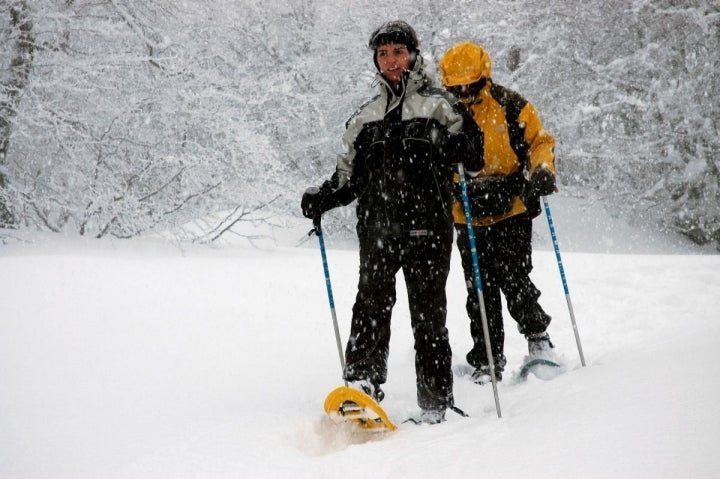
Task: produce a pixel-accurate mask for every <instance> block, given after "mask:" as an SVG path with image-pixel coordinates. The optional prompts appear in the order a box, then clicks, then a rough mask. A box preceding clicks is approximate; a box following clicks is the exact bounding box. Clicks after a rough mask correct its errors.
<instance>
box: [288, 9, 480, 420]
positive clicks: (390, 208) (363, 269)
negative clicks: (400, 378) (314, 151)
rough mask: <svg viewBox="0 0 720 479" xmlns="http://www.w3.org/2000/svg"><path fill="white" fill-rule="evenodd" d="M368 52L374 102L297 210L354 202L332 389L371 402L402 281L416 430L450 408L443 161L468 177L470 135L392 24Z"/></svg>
mask: <svg viewBox="0 0 720 479" xmlns="http://www.w3.org/2000/svg"><path fill="white" fill-rule="evenodd" d="M369 47H370V49H371V50H372V52H373V61H374V62H375V66H376V67H377V70H378V74H377V77H376V79H377V83H378V85H379V92H378V94H377V95H376V96H375V97H374V98H372V99H371V100H369V101H368V102H367V103H365V104H364V105H363V106H362V107H361V108H360V109H359V110H358V111H357V112H355V114H354V115H352V117H351V118H350V119H349V120H348V122H347V125H346V131H345V134H344V136H343V144H344V147H345V148H344V149H345V151H344V153H343V154H342V155H341V156H340V157H339V159H338V162H337V167H336V169H335V173H334V174H333V176H332V178H331V179H330V180H328V181H326V182H324V183H323V184H322V186H320V187H319V188H317V187H313V188H308V189H307V190H306V191H305V193H304V194H303V197H302V202H301V207H302V211H303V214H304V215H305V216H306V217H307V218H312V219H313V221H314V222H315V224H319V222H320V216H321V214H322V213H323V212H325V211H327V210H330V209H332V208H335V207H337V206H340V205H346V204H349V203H350V202H352V201H353V200H355V199H357V218H358V222H357V234H358V239H359V247H360V279H359V282H358V292H357V297H356V300H355V305H354V306H353V315H352V324H351V330H350V339H349V341H348V343H347V348H346V351H345V362H346V364H345V370H344V379H345V380H347V381H348V382H350V383H352V384H353V385H354V386H356V387H358V388H360V389H362V390H363V391H365V392H366V393H368V394H370V395H371V396H373V397H374V398H375V399H376V400H378V401H380V400H382V398H383V396H384V393H383V391H382V390H381V389H380V385H381V384H383V383H385V381H386V378H387V359H388V353H389V344H390V317H391V311H392V308H393V305H394V304H395V276H396V274H397V272H398V271H399V270H401V269H402V271H403V275H404V278H405V283H406V286H407V292H408V299H409V305H410V320H411V325H412V330H413V335H414V339H415V371H416V383H417V401H418V405H419V406H420V408H421V410H422V415H421V420H422V421H423V422H426V423H430V424H434V423H438V422H441V421H443V420H444V417H445V410H446V409H447V408H448V407H453V389H452V387H453V384H452V383H453V378H452V371H451V350H450V344H449V341H448V331H447V329H446V327H445V319H446V297H445V283H446V279H447V276H448V272H449V269H450V254H451V248H452V242H453V220H452V212H451V206H452V185H453V169H454V167H455V165H454V164H453V159H455V158H463V159H466V160H465V161H467V162H468V163H469V164H468V165H467V166H468V168H471V169H475V170H480V169H481V168H482V166H483V159H482V151H483V145H482V133H481V131H480V129H479V128H477V126H476V125H475V123H474V122H473V121H472V118H469V117H467V118H468V119H467V120H465V121H464V116H463V115H464V114H466V113H464V112H465V109H464V108H463V107H462V105H460V104H459V103H458V102H457V100H455V99H454V98H453V97H452V96H451V95H449V94H448V93H447V92H445V91H444V90H442V89H441V88H439V87H436V86H435V85H434V82H433V80H431V78H430V77H429V76H428V75H427V73H426V72H425V69H424V63H423V58H422V56H421V55H420V53H419V50H418V48H419V43H418V39H417V36H416V34H415V31H414V30H413V29H412V27H411V26H410V25H408V24H407V23H405V22H403V21H393V22H388V23H385V24H384V25H382V26H380V28H378V29H377V30H376V31H374V32H373V33H372V35H371V36H370V41H369Z"/></svg>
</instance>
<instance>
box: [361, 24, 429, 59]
mask: <svg viewBox="0 0 720 479" xmlns="http://www.w3.org/2000/svg"><path fill="white" fill-rule="evenodd" d="M388 43H402V44H403V45H405V46H407V48H408V51H410V52H417V50H418V47H419V46H420V42H418V38H417V35H416V34H415V30H413V27H411V26H410V25H408V24H407V23H406V22H403V21H402V20H394V21H392V22H387V23H384V24H382V25H380V28H378V29H377V30H375V31H374V32H373V33H372V35H370V41H369V42H368V46H369V47H370V48H371V49H372V50H373V51H375V50H377V48H378V47H379V46H381V45H387V44H388Z"/></svg>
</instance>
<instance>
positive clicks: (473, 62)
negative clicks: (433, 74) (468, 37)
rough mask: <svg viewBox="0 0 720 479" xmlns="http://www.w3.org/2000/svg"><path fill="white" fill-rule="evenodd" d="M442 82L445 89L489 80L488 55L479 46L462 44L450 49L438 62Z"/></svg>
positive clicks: (468, 43) (469, 43)
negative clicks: (484, 79)
mask: <svg viewBox="0 0 720 479" xmlns="http://www.w3.org/2000/svg"><path fill="white" fill-rule="evenodd" d="M440 72H441V73H442V82H443V85H444V86H446V87H451V86H457V85H469V84H471V83H475V82H476V81H478V80H480V79H481V78H490V74H491V73H492V65H491V62H490V55H488V53H487V52H486V51H485V49H484V48H483V47H481V46H480V45H476V44H474V43H471V42H462V43H458V44H457V45H454V46H452V47H450V49H449V50H448V51H447V52H445V55H443V57H442V59H441V60H440Z"/></svg>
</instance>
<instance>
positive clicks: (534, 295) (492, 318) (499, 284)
mask: <svg viewBox="0 0 720 479" xmlns="http://www.w3.org/2000/svg"><path fill="white" fill-rule="evenodd" d="M455 229H456V231H457V245H458V250H459V251H460V257H461V260H462V266H463V272H464V275H465V284H466V285H467V293H468V295H467V301H466V305H465V306H466V309H467V313H468V316H469V317H470V334H471V336H472V339H473V343H474V345H473V348H472V349H471V350H470V352H469V353H468V354H467V361H468V363H469V364H470V365H472V366H473V367H479V366H481V365H487V363H488V360H487V353H486V351H485V341H484V337H483V327H482V316H481V312H480V303H479V300H478V294H477V289H476V288H475V279H474V277H473V264H472V256H471V252H470V242H469V238H468V231H467V225H465V224H456V225H455ZM473 231H474V232H475V243H476V248H477V253H478V262H479V266H480V278H481V280H482V292H483V301H484V302H485V311H486V313H487V320H488V329H489V332H490V345H491V349H492V355H493V358H494V362H495V363H496V364H502V365H504V363H505V356H504V346H505V328H504V326H503V316H502V301H501V297H500V293H501V292H502V294H504V295H505V301H506V303H507V308H508V312H509V313H510V316H512V318H513V319H514V320H515V321H516V322H517V326H518V330H519V331H520V333H521V334H524V335H528V334H535V333H542V332H544V331H545V330H546V329H547V327H548V325H549V324H550V320H551V318H550V316H549V315H548V314H547V313H545V311H543V309H542V307H541V306H540V304H539V303H538V298H540V290H538V289H537V287H535V284H534V283H533V282H532V280H531V279H530V272H531V271H532V268H533V267H532V218H531V217H530V216H529V215H527V214H521V215H517V216H513V217H511V218H508V219H506V220H503V221H500V222H499V223H495V224H493V225H491V226H475V227H474V228H473Z"/></svg>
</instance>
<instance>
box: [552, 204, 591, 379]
mask: <svg viewBox="0 0 720 479" xmlns="http://www.w3.org/2000/svg"><path fill="white" fill-rule="evenodd" d="M542 199H543V204H544V205H545V216H546V217H547V220H548V226H549V227H550V236H552V243H553V248H554V249H555V258H556V259H557V264H558V269H559V270H560V280H561V281H562V285H563V289H564V290H565V300H566V301H567V305H568V311H569V312H570V321H571V322H572V327H573V332H574V333H575V343H576V344H577V348H578V353H580V363H581V364H582V365H583V367H584V366H585V355H584V354H583V349H582V344H580V333H579V332H578V327H577V322H575V312H574V311H573V307H572V301H571V300H570V290H569V289H568V284H567V279H566V278H565V268H564V267H563V263H562V258H561V257H560V246H559V245H558V240H557V235H556V234H555V224H554V223H553V219H552V214H550V204H549V203H548V200H547V198H545V197H544V196H543V197H542Z"/></svg>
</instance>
